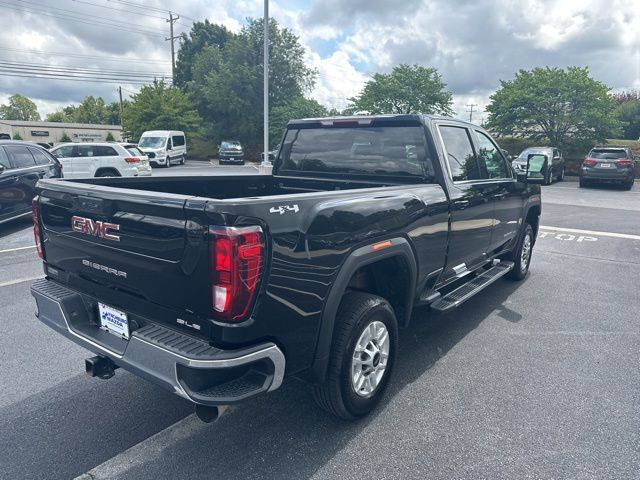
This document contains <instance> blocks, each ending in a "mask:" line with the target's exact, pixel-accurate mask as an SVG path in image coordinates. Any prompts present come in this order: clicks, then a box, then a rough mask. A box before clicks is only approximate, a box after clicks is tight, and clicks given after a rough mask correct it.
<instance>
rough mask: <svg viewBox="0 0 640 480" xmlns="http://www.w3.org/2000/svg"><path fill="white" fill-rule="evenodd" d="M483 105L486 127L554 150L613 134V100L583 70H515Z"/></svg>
mask: <svg viewBox="0 0 640 480" xmlns="http://www.w3.org/2000/svg"><path fill="white" fill-rule="evenodd" d="M490 99H491V103H490V104H489V105H488V106H487V112H488V113H489V117H488V120H487V124H486V126H487V128H488V129H490V130H491V131H493V132H494V133H497V134H499V135H510V136H518V137H525V138H529V139H532V140H535V141H544V142H545V143H549V144H550V145H552V146H557V147H560V148H565V147H570V146H571V145H573V144H579V143H585V142H594V141H604V140H605V139H606V138H607V137H608V136H610V135H615V134H616V133H617V130H618V128H619V126H620V122H619V121H618V120H616V119H615V116H614V114H613V113H614V109H615V101H614V99H613V97H612V96H611V95H610V93H609V88H608V87H607V86H606V85H605V84H603V83H601V82H599V81H597V80H594V79H592V78H591V77H590V76H589V70H588V69H587V68H579V67H568V68H567V69H566V70H563V69H561V68H549V67H545V68H534V69H533V70H531V71H526V70H520V71H519V72H518V73H516V76H515V78H514V79H513V80H511V81H501V82H500V88H499V89H498V90H497V91H496V92H495V93H494V94H493V95H491V97H490Z"/></svg>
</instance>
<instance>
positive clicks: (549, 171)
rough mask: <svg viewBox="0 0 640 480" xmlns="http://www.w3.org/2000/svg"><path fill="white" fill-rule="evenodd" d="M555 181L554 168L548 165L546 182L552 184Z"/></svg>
mask: <svg viewBox="0 0 640 480" xmlns="http://www.w3.org/2000/svg"><path fill="white" fill-rule="evenodd" d="M552 183H553V169H552V168H551V167H547V172H546V174H545V176H544V184H545V185H551V184H552Z"/></svg>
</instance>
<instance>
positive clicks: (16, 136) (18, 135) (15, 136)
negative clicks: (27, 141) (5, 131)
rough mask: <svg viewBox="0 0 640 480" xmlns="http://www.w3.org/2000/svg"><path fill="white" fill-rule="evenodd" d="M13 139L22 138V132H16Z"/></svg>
mask: <svg viewBox="0 0 640 480" xmlns="http://www.w3.org/2000/svg"><path fill="white" fill-rule="evenodd" d="M13 139H14V140H22V137H21V136H20V134H19V133H14V134H13Z"/></svg>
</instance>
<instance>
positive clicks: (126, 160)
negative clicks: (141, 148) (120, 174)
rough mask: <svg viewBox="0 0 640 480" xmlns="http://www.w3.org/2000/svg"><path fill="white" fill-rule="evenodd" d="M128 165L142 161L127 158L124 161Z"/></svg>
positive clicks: (136, 158) (135, 158)
mask: <svg viewBox="0 0 640 480" xmlns="http://www.w3.org/2000/svg"><path fill="white" fill-rule="evenodd" d="M124 161H125V162H127V163H139V162H141V160H140V159H139V158H138V157H127V158H125V159H124Z"/></svg>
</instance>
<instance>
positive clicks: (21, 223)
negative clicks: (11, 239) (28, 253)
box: [0, 216, 33, 240]
mask: <svg viewBox="0 0 640 480" xmlns="http://www.w3.org/2000/svg"><path fill="white" fill-rule="evenodd" d="M32 225H33V220H31V217H30V216H28V217H24V218H17V219H15V220H9V221H8V222H7V223H2V224H0V239H2V238H4V237H6V236H8V235H11V234H13V233H16V232H19V231H20V230H24V229H25V228H27V227H31V226H32ZM32 240H33V238H32Z"/></svg>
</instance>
